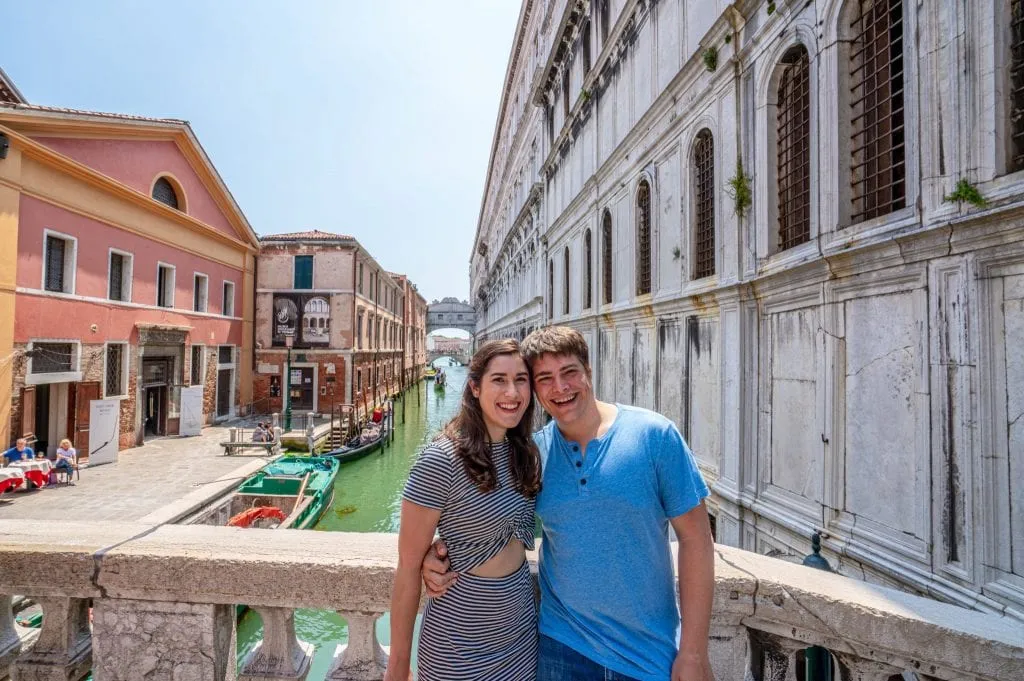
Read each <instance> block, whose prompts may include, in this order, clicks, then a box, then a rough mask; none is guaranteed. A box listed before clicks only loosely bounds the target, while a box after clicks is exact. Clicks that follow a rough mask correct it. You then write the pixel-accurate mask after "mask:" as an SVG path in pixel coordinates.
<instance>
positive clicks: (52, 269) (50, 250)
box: [45, 236, 67, 293]
mask: <svg viewBox="0 0 1024 681" xmlns="http://www.w3.org/2000/svg"><path fill="white" fill-rule="evenodd" d="M66 249H67V242H66V241H65V240H64V239H61V238H60V237H56V236H47V237H46V277H45V279H46V286H45V288H46V290H47V291H56V292H57V293H63V292H64V283H65V278H64V274H65V273H64V255H65V250H66Z"/></svg>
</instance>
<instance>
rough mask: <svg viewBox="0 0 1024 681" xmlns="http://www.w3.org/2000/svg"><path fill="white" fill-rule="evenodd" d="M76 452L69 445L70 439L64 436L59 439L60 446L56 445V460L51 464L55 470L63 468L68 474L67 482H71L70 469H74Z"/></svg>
mask: <svg viewBox="0 0 1024 681" xmlns="http://www.w3.org/2000/svg"><path fill="white" fill-rule="evenodd" d="M77 454H78V452H76V451H75V448H74V447H73V446H71V440H69V439H67V438H64V439H63V440H61V441H60V446H59V447H57V461H56V463H55V464H54V465H53V467H54V469H55V470H57V471H60V470H63V471H64V472H65V473H66V474H67V476H68V482H71V471H73V470H74V469H75V457H76V456H77Z"/></svg>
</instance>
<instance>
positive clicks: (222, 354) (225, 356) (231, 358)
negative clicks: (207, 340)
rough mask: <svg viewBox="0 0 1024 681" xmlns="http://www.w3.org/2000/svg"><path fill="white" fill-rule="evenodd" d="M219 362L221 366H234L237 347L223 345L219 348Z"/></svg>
mask: <svg viewBox="0 0 1024 681" xmlns="http://www.w3.org/2000/svg"><path fill="white" fill-rule="evenodd" d="M217 362H218V363H220V364H234V363H235V346H234V345H221V346H220V347H219V348H217Z"/></svg>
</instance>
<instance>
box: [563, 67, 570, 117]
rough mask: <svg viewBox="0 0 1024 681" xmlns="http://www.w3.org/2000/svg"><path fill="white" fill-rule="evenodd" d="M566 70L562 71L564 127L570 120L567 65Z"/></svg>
mask: <svg viewBox="0 0 1024 681" xmlns="http://www.w3.org/2000/svg"><path fill="white" fill-rule="evenodd" d="M563 68H564V69H565V70H564V71H562V115H563V116H564V117H565V120H563V121H562V125H565V122H566V121H568V120H569V65H568V64H566V65H565V66H564V67H563Z"/></svg>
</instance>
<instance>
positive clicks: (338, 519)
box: [238, 361, 466, 681]
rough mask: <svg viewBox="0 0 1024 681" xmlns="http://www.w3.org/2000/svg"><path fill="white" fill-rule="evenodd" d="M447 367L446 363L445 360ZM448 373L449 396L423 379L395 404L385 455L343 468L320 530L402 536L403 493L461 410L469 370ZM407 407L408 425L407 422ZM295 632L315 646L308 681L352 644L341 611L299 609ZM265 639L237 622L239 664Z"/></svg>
mask: <svg viewBox="0 0 1024 681" xmlns="http://www.w3.org/2000/svg"><path fill="white" fill-rule="evenodd" d="M441 364H442V366H443V361H442V363H441ZM444 369H445V373H447V374H448V387H447V389H446V390H445V392H444V393H443V394H442V393H438V392H436V391H435V390H434V384H433V382H432V381H424V382H422V383H420V385H419V387H418V388H416V389H414V390H409V391H408V392H407V393H406V394H405V397H404V398H403V399H404V401H405V404H404V405H403V404H402V400H399V401H397V402H396V403H395V415H396V425H395V438H394V442H392V443H391V445H390V446H389V447H388V448H387V449H384V450H383V452H382V453H375V454H371V455H370V456H368V457H366V458H364V459H361V460H359V461H353V462H352V463H346V464H342V466H341V470H340V471H339V472H338V478H337V480H336V482H335V484H334V504H333V505H332V506H331V508H330V509H328V510H327V512H326V513H324V515H323V517H322V518H321V519H320V522H319V523H318V524H317V526H316V528H315V529H316V530H317V531H321V532H397V531H398V516H399V510H400V507H401V500H402V489H403V487H404V486H405V480H406V478H407V477H408V476H409V469H410V468H411V467H412V464H413V462H414V461H415V460H416V456H417V455H418V454H419V451H420V450H421V449H422V448H423V446H424V445H425V444H427V443H428V442H429V441H430V440H432V439H433V438H434V436H435V435H436V434H437V432H438V431H439V430H440V429H441V427H442V426H444V424H445V423H447V422H448V421H449V420H450V419H451V418H452V417H453V416H454V415H455V412H456V411H457V410H458V407H459V399H460V397H461V395H462V388H463V385H464V384H465V380H466V367H444ZM403 408H404V410H405V413H404V416H405V422H404V423H403V422H402V418H403ZM295 631H296V634H297V635H298V637H299V638H300V639H301V640H303V641H307V642H309V643H312V644H313V645H314V647H315V653H314V655H313V663H312V666H311V668H310V671H309V676H308V677H307V678H309V679H311V680H313V681H316V680H318V679H323V678H324V677H325V676H326V674H327V671H328V669H329V668H330V666H331V662H332V660H333V657H334V653H335V650H336V649H337V647H338V644H339V643H345V642H346V641H347V640H348V628H347V626H346V624H345V620H343V619H342V618H341V617H340V616H339V615H338V614H337V613H334V612H328V611H323V610H297V611H296V612H295ZM377 637H378V639H379V640H380V641H381V643H383V644H385V645H387V644H388V642H389V641H390V631H389V625H388V618H387V616H384V617H381V618H380V619H379V620H378V621H377ZM262 638H263V623H262V622H261V621H260V617H259V615H257V614H256V613H255V612H254V611H252V610H250V611H248V612H247V613H246V614H245V616H244V617H243V618H242V620H241V621H239V623H238V660H239V662H241V661H242V659H243V658H244V657H245V655H246V654H247V653H248V652H249V651H250V650H252V649H253V648H254V647H255V646H256V644H257V643H259V642H260V640H261V639H262Z"/></svg>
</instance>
